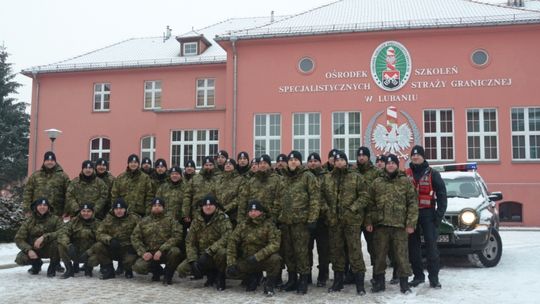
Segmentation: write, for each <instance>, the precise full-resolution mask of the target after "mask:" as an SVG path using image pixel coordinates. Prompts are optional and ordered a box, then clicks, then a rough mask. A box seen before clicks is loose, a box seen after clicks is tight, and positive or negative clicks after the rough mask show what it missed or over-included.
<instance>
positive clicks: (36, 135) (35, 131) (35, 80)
mask: <svg viewBox="0 0 540 304" xmlns="http://www.w3.org/2000/svg"><path fill="white" fill-rule="evenodd" d="M32 79H33V82H34V83H35V84H36V113H35V115H34V130H33V137H34V153H33V155H34V159H33V160H32V172H35V171H36V166H37V164H36V160H37V150H38V148H37V146H38V134H39V132H38V120H39V80H38V78H37V72H36V71H35V70H32ZM31 114H32V113H31ZM29 176H30V174H29Z"/></svg>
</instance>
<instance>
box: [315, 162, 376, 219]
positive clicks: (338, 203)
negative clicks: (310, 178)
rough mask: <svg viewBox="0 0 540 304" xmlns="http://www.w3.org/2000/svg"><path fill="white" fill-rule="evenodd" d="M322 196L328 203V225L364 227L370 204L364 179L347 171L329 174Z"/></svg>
mask: <svg viewBox="0 0 540 304" xmlns="http://www.w3.org/2000/svg"><path fill="white" fill-rule="evenodd" d="M321 187H322V193H323V194H322V196H323V199H324V200H325V201H326V202H327V203H328V224H329V225H330V226H335V225H337V224H338V223H343V224H345V225H362V222H363V221H364V216H365V209H366V207H367V205H368V204H369V197H368V192H367V191H368V186H367V184H366V182H365V180H364V178H363V177H362V176H361V175H360V174H358V173H356V172H351V171H349V170H347V169H345V170H339V169H338V168H334V170H333V171H332V172H331V173H330V174H327V175H326V176H325V178H324V181H323V184H322V186H321Z"/></svg>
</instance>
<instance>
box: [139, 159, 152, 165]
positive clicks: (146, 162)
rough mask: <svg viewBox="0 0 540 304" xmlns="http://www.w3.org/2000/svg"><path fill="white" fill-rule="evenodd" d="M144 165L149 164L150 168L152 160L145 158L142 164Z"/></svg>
mask: <svg viewBox="0 0 540 304" xmlns="http://www.w3.org/2000/svg"><path fill="white" fill-rule="evenodd" d="M144 164H149V165H150V166H151V165H152V160H151V159H150V158H148V157H144V158H143V159H142V162H141V165H144Z"/></svg>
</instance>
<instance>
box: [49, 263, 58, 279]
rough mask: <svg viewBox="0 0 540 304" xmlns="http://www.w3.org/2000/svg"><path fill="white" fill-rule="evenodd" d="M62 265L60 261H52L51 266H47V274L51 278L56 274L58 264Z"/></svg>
mask: <svg viewBox="0 0 540 304" xmlns="http://www.w3.org/2000/svg"><path fill="white" fill-rule="evenodd" d="M57 265H60V262H56V261H52V260H51V262H50V264H49V268H47V276H48V277H49V278H52V277H55V276H56V266H57Z"/></svg>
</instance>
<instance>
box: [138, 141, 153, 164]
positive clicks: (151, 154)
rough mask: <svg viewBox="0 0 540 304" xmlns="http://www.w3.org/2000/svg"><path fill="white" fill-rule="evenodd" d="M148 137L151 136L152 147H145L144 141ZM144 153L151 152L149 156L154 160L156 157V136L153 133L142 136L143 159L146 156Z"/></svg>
mask: <svg viewBox="0 0 540 304" xmlns="http://www.w3.org/2000/svg"><path fill="white" fill-rule="evenodd" d="M147 138H150V148H145V147H143V141H144V140H145V139H147ZM144 153H148V154H150V156H149V158H150V159H151V160H152V162H154V160H155V159H156V137H155V136H153V135H150V136H145V137H142V138H141V159H143V158H144V157H145V156H144V155H143V154H144Z"/></svg>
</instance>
